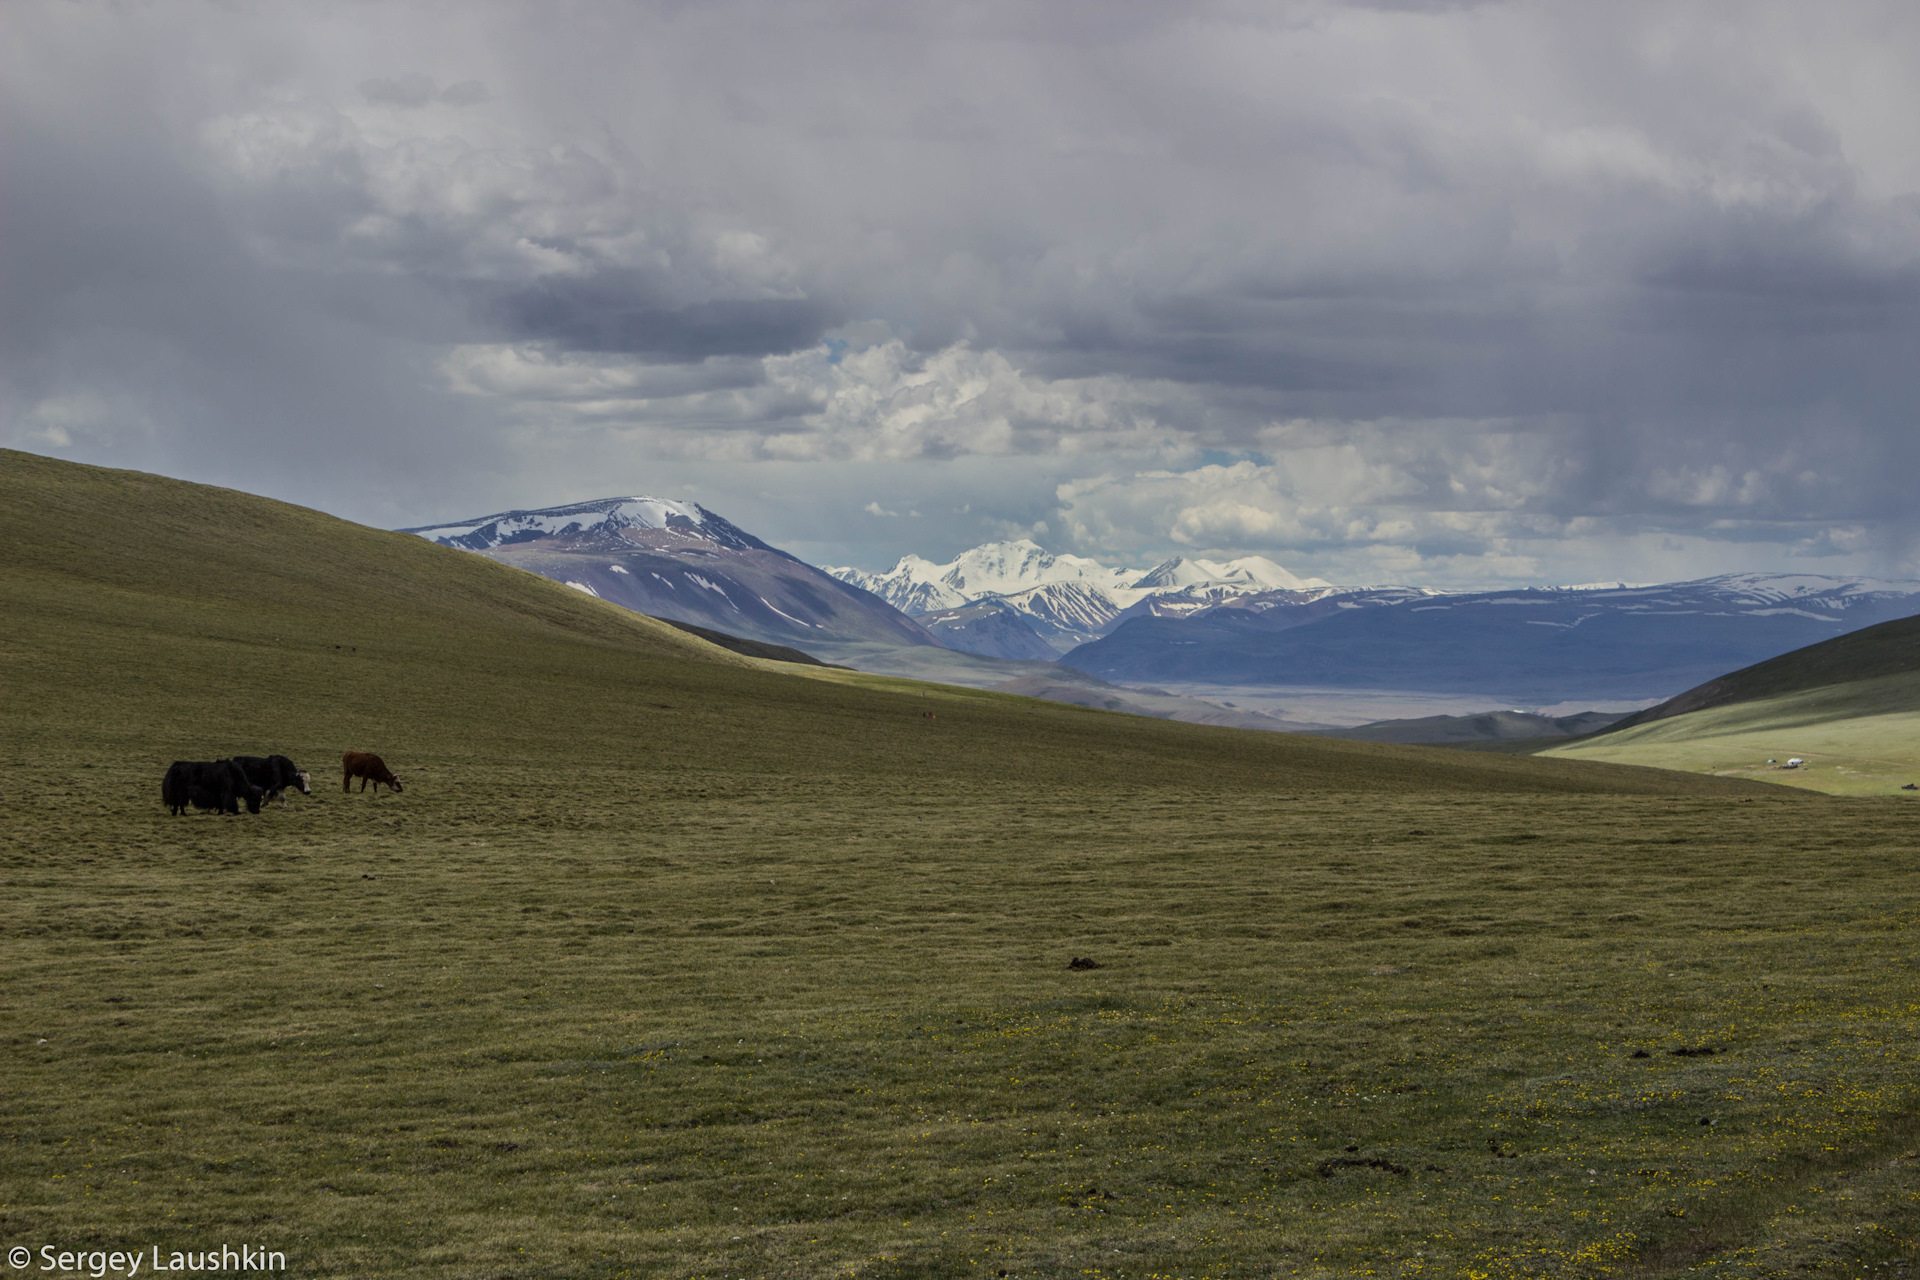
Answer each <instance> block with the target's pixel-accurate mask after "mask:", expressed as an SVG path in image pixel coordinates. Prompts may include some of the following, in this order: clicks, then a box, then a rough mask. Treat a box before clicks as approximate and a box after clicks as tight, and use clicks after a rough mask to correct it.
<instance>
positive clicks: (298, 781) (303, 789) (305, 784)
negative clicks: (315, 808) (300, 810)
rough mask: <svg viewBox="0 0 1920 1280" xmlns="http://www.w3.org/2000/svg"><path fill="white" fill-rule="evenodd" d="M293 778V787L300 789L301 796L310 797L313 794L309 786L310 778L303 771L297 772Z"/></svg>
mask: <svg viewBox="0 0 1920 1280" xmlns="http://www.w3.org/2000/svg"><path fill="white" fill-rule="evenodd" d="M293 777H294V783H295V785H296V786H298V787H299V788H300V794H301V795H303V796H310V795H312V794H313V787H312V785H311V783H312V778H311V776H310V775H309V774H308V773H307V771H306V770H305V769H301V770H299V771H298V772H296V773H295V774H294V775H293Z"/></svg>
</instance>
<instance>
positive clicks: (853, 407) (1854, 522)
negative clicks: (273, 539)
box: [0, 0, 1920, 587]
mask: <svg viewBox="0 0 1920 1280" xmlns="http://www.w3.org/2000/svg"><path fill="white" fill-rule="evenodd" d="M7 27H8V39H7V40H6V41H5V42H0V444H4V445H6V446H9V447H13V448H19V449H26V450H30V451H33V452H36V453H44V454H48V455H52V456H56V457H63V458H71V459H74V460H77V461H83V462H91V463H100V464H105V465H113V466H126V467H135V468H140V469H144V470H150V471H157V472H161V473H164V474H167V475H174V476H180V477H183V478H186V479H191V480H199V481H206V482H210V483H216V484H224V485H231V486H234V487H237V488H242V489H247V490H250V491H253V492H257V493H264V494H269V495H271V496H274V497H278V498H283V499H286V500H289V501H293V502H299V503H303V504H305V505H309V506H313V507H318V508H320V509H323V510H326V511H330V512H334V513H337V514H339V515H342V516H346V517H348V518H350V519H354V520H360V521H364V522H366V523H369V524H375V525H381V526H385V527H398V526H404V525H410V524H426V523H432V522H441V521H447V520H452V519H457V518H463V517H469V516H475V515H480V514H485V513H488V512H493V511H500V510H505V509H509V508H515V507H538V506H549V505H555V504H558V503H562V502H569V501H579V500H583V499H587V498H593V497H602V496H610V495H614V494H628V493H635V494H639V493H645V494H653V495H658V496H664V497H685V498H691V499H693V500H696V501H699V502H701V503H703V504H705V505H707V506H708V507H710V508H712V509H714V510H716V511H718V512H720V513H721V514H723V515H725V516H727V517H728V518H729V519H732V520H733V521H735V522H736V523H738V524H740V525H742V526H743V527H745V528H747V529H749V530H751V531H753V532H754V533H756V534H758V535H759V536H761V537H763V538H765V539H767V540H769V541H771V542H774V543H775V544H776V545H780V546H783V547H785V548H787V549H789V550H791V551H793V552H794V553H795V554H798V555H800V556H802V557H803V558H806V559H809V560H812V561H814V562H816V563H830V564H851V565H856V566H859V567H864V568H884V567H887V566H888V565H890V564H891V563H892V562H893V561H894V560H895V559H896V558H897V557H898V556H900V555H902V554H905V553H908V552H913V553H917V554H920V555H924V556H927V557H929V558H933V559H941V558H945V557H947V556H950V555H951V554H953V553H955V552H957V551H959V550H961V549H964V548H966V547H968V546H972V545H974V544H976V543H979V542H982V541H986V540H989V539H997V538H1012V537H1031V538H1033V539H1034V540H1035V541H1037V542H1039V543H1041V545H1043V546H1045V547H1047V548H1048V549H1050V550H1054V551H1060V552H1074V553H1077V554H1083V555H1091V556H1095V557H1097V558H1100V559H1103V560H1105V561H1106V562H1108V563H1138V564H1151V563H1153V562H1156V561H1158V560H1160V559H1162V558H1164V557H1166V556H1168V555H1176V554H1177V555H1188V556H1202V557H1214V558H1224V557H1230V556H1234V555H1241V554H1259V555H1265V556H1268V557H1270V558H1272V559H1274V560H1276V561H1278V562H1280V563H1281V564H1283V565H1286V566H1287V567H1288V568H1290V569H1292V570H1293V571H1294V572H1296V573H1299V574H1301V575H1303V576H1307V575H1312V576H1319V577H1322V578H1326V579H1329V580H1332V581H1336V582H1347V583H1387V582H1400V583H1411V584H1418V585H1431V586H1442V587H1472V586H1500V585H1508V584H1521V583H1554V582H1563V583H1566V582H1592V581H1603V580H1617V579H1625V580H1629V581H1659V580H1674V579H1680V578H1689V577H1697V576H1703V575H1706V574H1711V573H1720V572H1733V571H1784V572H1803V573H1833V574H1853V573H1869V574H1877V575H1881V576H1890V577H1920V504H1916V501H1915V499H1916V496H1917V495H1920V432H1916V430H1915V426H1916V414H1917V413H1920V394H1917V393H1920V145H1916V144H1920V77H1916V76H1914V75H1913V73H1912V68H1914V67H1915V66H1920V6H1915V5H1913V4H1912V3H1911V0H1887V2H1884V3H1883V2H1879V0H1829V3H1825V4H1820V5H1810V4H1806V3H1804V0H1781V2H1769V0H1743V2H1741V3H1724V2H1713V3H1703V2H1696V3H1689V2H1688V0H1658V2H1656V3H1641V2H1640V0H1609V2H1608V3H1606V4H1593V3H1590V2H1589V0H1569V2H1566V3H1553V2H1548V0H1514V2H1511V3H1507V2H1502V0H1486V2H1484V3H1471V2H1455V0H1425V2H1423V0H1371V2H1367V3H1362V2H1359V0H1346V2H1342V0H1271V2H1270V3H1259V4H1255V3H1243V2H1239V0H1231V2H1223V3H1218V4H1208V3H1194V4H1186V5H1182V4H1177V3H1169V2H1167V0H1152V2H1150V3H1136V2H1135V0H1087V2H1083V0H1056V2H1054V3H1048V4H1041V5H1036V4H1033V3H1031V2H1030V0H1018V2H1014V0H1009V2H1007V3H998V2H993V3H966V2H965V0H940V2H939V3H926V4H915V3H911V2H908V0H879V2H875V3H853V2H845V3H841V2H836V0H780V2H779V3H733V2H731V0H700V2H699V3H697V4H695V3H661V4H646V3H619V4H611V3H606V4H593V3H567V2H565V0H553V2H549V3H541V4H527V3H517V4H492V3H488V2H487V0H459V2H458V3H417V4H414V3H396V2H386V0H383V2H382V3H379V4H350V3H338V4H315V3H301V4H284V5H282V4H274V3H266V2H262V3H210V4H204V5H197V4H195V3H193V0H168V2H167V3H165V4H148V3H136V2H133V0H126V2H123V3H98V4H88V3H70V2H67V0H60V2H57V3H37V2H36V0H13V3H10V4H9V6H8V17H7Z"/></svg>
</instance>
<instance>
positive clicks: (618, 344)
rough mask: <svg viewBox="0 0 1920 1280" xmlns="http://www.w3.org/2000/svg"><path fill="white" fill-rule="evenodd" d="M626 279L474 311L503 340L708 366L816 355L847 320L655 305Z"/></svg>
mask: <svg viewBox="0 0 1920 1280" xmlns="http://www.w3.org/2000/svg"><path fill="white" fill-rule="evenodd" d="M651 293H652V290H651V289H650V288H649V287H648V285H647V283H646V282H644V281H642V280H640V279H638V278H637V273H634V272H629V271H619V270H615V271H604V272H598V273H595V274H594V275H592V276H590V277H587V278H585V279H572V278H560V279H546V280H541V281H538V282H537V283H534V284H531V285H527V286H524V287H521V288H515V289H512V290H509V291H507V292H505V293H504V294H501V295H500V296H496V297H491V298H488V299H486V300H485V301H480V302H477V303H476V310H477V311H478V312H479V313H480V314H482V315H485V316H487V317H489V318H490V319H492V320H494V321H495V322H496V323H497V324H498V325H499V328H500V330H501V332H503V333H504V334H505V335H507V336H509V337H512V338H516V339H529V340H534V341H544V342H554V343H558V344H559V345H561V346H563V347H565V348H567V349H568V350H573V351H598V352H625V353H630V354H634V355H648V356H665V357H671V358H675V359H680V360H703V359H706V358H707V357H709V356H736V355H758V356H766V355H780V354H784V353H786V352H790V351H797V350H799V349H801V348H802V347H811V346H813V345H815V344H816V343H818V342H819V341H820V340H821V338H822V336H823V335H824V334H825V333H826V331H827V330H828V329H830V328H832V327H833V326H834V325H836V324H840V323H844V322H845V321H846V320H847V319H848V317H847V316H846V315H844V314H843V313H838V312H836V311H835V310H834V309H833V308H831V307H829V306H828V305H827V304H826V303H824V302H820V301H817V300H815V299H812V298H716V299H712V300H710V301H705V302H696V303H692V304H689V305H684V306H661V305H659V304H657V303H655V302H653V301H652V298H651V296H650V295H651Z"/></svg>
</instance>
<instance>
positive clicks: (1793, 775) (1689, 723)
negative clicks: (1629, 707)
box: [1540, 672, 1920, 797]
mask: <svg viewBox="0 0 1920 1280" xmlns="http://www.w3.org/2000/svg"><path fill="white" fill-rule="evenodd" d="M1540 754H1541V755H1542V756H1546V757H1555V758H1560V759H1568V760H1604V761H1610V762H1613V763H1618V764H1638V765H1649V766H1653V767H1656V768H1661V769H1686V770H1690V771H1693V772H1699V773H1711V774H1717V775H1720V776H1723V777H1739V778H1755V779H1758V780H1761V781H1765V782H1779V783H1784V784H1786V785H1788V786H1794V787H1804V788H1807V789H1809V790H1814V791H1824V792H1827V793H1829V794H1833V795H1855V796H1864V795H1902V794H1904V795H1906V796H1908V797H1913V796H1915V795H1916V793H1915V792H1905V793H1902V792H1901V791H1900V788H1901V787H1902V786H1903V785H1904V784H1906V783H1909V782H1920V672H1911V673H1907V674H1903V675H1891V676H1882V677H1880V678H1879V679H1875V680H1856V681H1852V682H1850V683H1846V684H1830V685H1824V686H1820V687H1817V688H1812V689H1805V690H1802V691H1799V692H1796V693H1787V694H1781V695H1779V696H1777V697H1771V698H1755V699H1753V700H1751V701H1744V702H1734V703H1729V704H1726V705H1721V706H1714V707H1710V708H1708V709H1706V710H1703V711H1692V712H1688V713H1686V714H1684V715H1678V716H1674V717H1672V718H1670V719H1663V720H1655V721H1653V722H1652V723H1650V724H1641V725H1635V726H1633V727H1632V728H1630V729H1621V730H1617V731H1615V732H1611V733H1605V734H1601V735H1600V736H1598V737H1594V738H1588V739H1585V740H1582V741H1579V742H1574V743H1570V744H1568V745H1566V746H1562V747H1557V748H1553V749H1550V750H1547V751H1543V752H1541V753H1540ZM1795 757H1800V758H1802V759H1804V760H1805V762H1806V763H1805V765H1804V766H1803V767H1801V768H1797V769H1787V768H1784V767H1783V766H1784V765H1785V764H1786V762H1787V761H1788V760H1790V759H1793V758H1795ZM1769 760H1772V761H1774V763H1773V764H1768V763H1767V762H1768V761H1769Z"/></svg>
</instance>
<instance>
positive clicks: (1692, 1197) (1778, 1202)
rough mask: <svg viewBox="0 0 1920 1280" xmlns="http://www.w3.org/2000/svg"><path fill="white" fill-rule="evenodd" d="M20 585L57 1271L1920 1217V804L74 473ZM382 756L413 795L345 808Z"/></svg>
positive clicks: (1422, 1235) (16, 1070)
mask: <svg viewBox="0 0 1920 1280" xmlns="http://www.w3.org/2000/svg"><path fill="white" fill-rule="evenodd" d="M0 609H4V619H5V627H4V630H3V631H0V764H3V765H4V775H3V777H0V781H3V782H4V794H5V796H6V801H7V806H8V812H7V821H6V822H5V824H4V825H0V883H3V884H4V888H5V890H6V892H5V894H4V895H0V964H3V965H4V969H0V972H4V974H5V975H6V981H5V983H4V985H3V986H0V1054H4V1060H0V1072H3V1073H4V1075H3V1076H0V1078H4V1080H5V1082H6V1087H5V1088H4V1089H0V1244H5V1245H8V1246H11V1245H13V1244H15V1243H23V1244H26V1245H29V1246H35V1247H37V1246H38V1245H40V1244H42V1243H48V1244H54V1245H56V1246H59V1247H71V1248H75V1249H78V1248H91V1247H106V1248H112V1247H116V1246H119V1245H121V1244H125V1243H131V1244H133V1245H135V1246H136V1247H147V1246H150V1245H154V1244H157V1245H159V1246H161V1247H162V1248H163V1250H171V1249H175V1248H180V1249H200V1248H204V1247H206V1246H207V1245H209V1244H212V1245H218V1244H220V1243H222V1242H225V1243H229V1244H232V1245H234V1246H236V1247H237V1246H239V1245H240V1244H242V1243H248V1244H252V1245H256V1246H266V1247H268V1248H273V1249H279V1250H283V1251H285V1252H286V1254H287V1255H288V1259H289V1263H290V1272H291V1273H294V1274H301V1275H314V1276H367V1275H409V1276H445V1277H455V1276H587V1275H608V1276H613V1275H633V1276H645V1277H691V1276H754V1277H763V1276H791V1277H817V1276H837V1275H854V1276H862V1277H866V1276H902V1277H904V1276H968V1277H972V1276H992V1275H997V1274H999V1273H1002V1272H1004V1273H1006V1274H1008V1275H1017V1276H1042V1275H1044V1276H1061V1275H1074V1276H1080V1275H1097V1276H1129V1277H1133V1276H1140V1277H1144V1276H1236V1277H1237V1276H1248V1275H1276V1274H1277V1275H1294V1274H1298V1275H1303V1276H1348V1275H1355V1274H1361V1273H1365V1272H1369V1271H1371V1272H1374V1273H1377V1274H1401V1275H1415V1274H1418V1275H1434V1276H1517V1275H1540V1276H1565V1275H1589V1274H1603V1273H1604V1274H1620V1275H1629V1274H1631V1275H1664V1274H1669V1273H1670V1272H1672V1271H1674V1270H1676V1269H1678V1268H1681V1267H1684V1266H1687V1265H1692V1264H1695V1263H1699V1262H1703V1261H1705V1260H1708V1259H1712V1260H1714V1262H1715V1268H1716V1270H1718V1271H1720V1272H1721V1273H1722V1274H1726V1275H1747V1276H1755V1275H1781V1274H1796V1275H1797V1274H1802V1273H1804V1271H1806V1270H1811V1269H1815V1268H1820V1267H1828V1266H1831V1267H1833V1268H1836V1270H1835V1272H1834V1273H1835V1274H1849V1275H1851V1274H1864V1272H1862V1271H1854V1270H1846V1271H1842V1270H1838V1268H1841V1267H1843V1266H1845V1267H1859V1266H1865V1265H1867V1264H1877V1263H1879V1262H1881V1261H1885V1260H1888V1259H1891V1258H1893V1257H1896V1256H1908V1255H1909V1254H1910V1252H1911V1250H1912V1249H1913V1248H1914V1245H1913V1236H1914V1232H1915V1226H1914V1213H1915V1199H1914V1197H1915V1186H1914V1173H1913V1170H1914V1168H1915V1165H1916V1164H1917V1163H1920V1161H1916V1160H1913V1159H1909V1158H1907V1157H1908V1156H1909V1155H1910V1153H1912V1152H1914V1150H1915V1143H1916V1128H1915V1124H1914V1120H1913V1117H1914V1115H1915V1111H1914V1103H1915V1081H1916V1079H1920V1072H1916V1070H1915V1066H1916V1063H1915V1049H1914V1045H1915V1043H1916V1038H1915V1034H1914V1033H1915V1031H1916V1025H1915V1023H1916V1008H1917V1007H1920V992H1917V991H1916V984H1915V980H1914V972H1913V965H1912V950H1911V946H1910V937H1911V930H1912V926H1913V923H1914V915H1915V907H1914V900H1913V891H1912V883H1913V882H1912V849H1913V846H1914V842H1915V837H1916V836H1917V835H1920V810H1915V809H1913V808H1911V807H1909V806H1904V805H1900V804H1898V803H1894V802H1873V801H1839V800H1833V799H1829V798H1826V797H1820V796H1810V795H1804V794H1800V793H1795V792H1791V791H1786V790H1784V789H1781V788H1764V787H1756V786H1754V785H1752V784H1750V783H1745V782H1739V781H1727V780H1722V779H1715V778H1707V777H1701V776H1697V775H1696V776H1688V775H1684V774H1676V773H1663V772H1655V771H1648V770H1635V769H1624V768H1617V767H1613V766H1607V765H1588V764H1582V763H1577V762H1569V761H1558V760H1534V759H1525V758H1508V757H1498V756H1475V755H1471V754H1464V753H1448V752H1438V751H1423V750H1420V749H1417V748H1402V747H1388V746H1377V745H1373V744H1366V743H1350V742H1334V741H1325V740H1315V739H1294V738H1288V737H1286V736H1284V735H1276V734H1258V733H1241V732H1234V731H1231V730H1218V729H1208V728H1203V727H1198V726H1190V725H1181V724H1174V723H1169V722H1165V721H1156V720H1145V719H1138V718H1130V717H1121V716H1115V715H1110V714H1106V713H1101V712H1095V711H1085V710H1081V709H1078V708H1073V707H1066V706H1060V705H1057V704H1051V703H1043V702H1036V701H1031V700H1025V699H1015V698H1008V697H1004V696H999V695H993V694H987V693H980V692H974V691H969V690H958V689H941V688H935V687H929V686H921V685H915V684H912V683H911V682H906V681H886V680H881V679H879V678H876V677H868V676H860V675H856V674H853V673H847V672H833V671H825V672H822V671H818V670H817V669H816V674H817V675H819V676H820V677H821V678H817V679H803V678H799V677H797V676H795V675H791V674H787V673H786V671H785V670H782V669H778V668H774V667H770V666H767V665H766V664H759V665H755V664H754V663H753V662H751V661H750V660H747V659H742V658H737V657H734V656H733V655H730V654H726V653H724V652H722V651H719V650H717V649H714V648H712V647H710V646H707V645H705V644H703V643H701V642H699V641H697V640H693V639H690V638H687V637H683V636H681V635H680V634H679V633H677V632H672V631H671V629H669V628H664V627H658V626H655V625H653V624H650V623H647V622H646V621H645V620H641V619H636V618H633V617H631V616H630V615H624V614H620V613H618V612H617V611H613V610H611V609H609V608H608V607H606V606H603V605H601V604H599V603H597V602H595V601H592V600H590V599H587V598H586V597H584V596H580V595H578V593H573V592H569V591H567V590H566V589H565V588H563V587H560V586H557V585H555V584H552V583H548V582H544V581H542V580H540V579H538V578H534V577H532V576H530V575H524V574H519V573H516V572H514V571H512V570H509V569H506V568H504V567H503V566H500V565H497V564H493V563H491V562H489V561H486V560H484V559H482V558H480V557H469V556H462V555H461V554H459V553H456V552H451V551H447V550H445V549H442V548H437V547H432V546H429V545H427V544H425V543H423V542H420V541H419V540H417V539H409V538H405V537H399V536H396V535H390V534H384V533H380V532H377V531H373V530H366V529H361V528H357V527H355V526H351V525H346V524H343V523H341V522H339V521H335V520H331V519H328V518H327V517H324V516H320V515H317V514H315V513H312V512H304V511H298V510H296V509H293V508H288V507H285V506H283V505H280V504H277V503H272V502H267V501H265V500H262V499H257V498H252V497H248V496H246V495H241V494H234V493H227V492H223V491H219V490H210V489H205V488H201V487H198V486H191V485H184V484H179V483H176V482H172V481H167V480H162V479H159V478H156V477H151V476H138V475H133V474H130V473H124V472H108V471H100V470H95V469H90V468H82V467H74V466H69V465H66V464H60V463H54V462H50V461H47V460H44V459H38V458H32V457H28V456H25V455H19V454H12V453H5V454H0ZM929 712H931V713H932V715H931V716H929V715H928V713H929ZM348 747H360V748H366V749H370V750H374V751H378V752H380V753H381V754H382V755H384V756H385V757H386V759H387V760H388V762H389V763H390V764H391V765H392V766H393V767H394V768H395V769H396V771H398V772H399V773H400V775H401V776H402V778H403V779H405V781H406V783H407V790H406V792H405V794H403V795H400V796H390V797H384V798H381V799H379V800H377V801H376V800H374V799H373V798H372V797H370V796H362V795H359V794H354V795H343V794H342V793H341V792H340V791H339V790H338V789H337V787H334V786H332V785H331V784H330V779H329V776H328V770H329V768H330V767H331V766H332V765H333V764H334V762H335V761H337V759H338V753H339V752H340V751H341V750H343V749H345V748H348ZM240 751H251V752H270V751H280V752H284V753H286V754H288V755H290V756H292V757H293V758H294V759H295V760H296V761H297V762H298V763H300V764H301V765H303V766H305V767H307V768H310V769H312V770H313V771H314V772H315V775H316V779H315V780H316V784H317V788H318V789H317V792H316V794H315V795H314V796H313V797H311V798H304V797H298V796H296V797H294V799H293V801H292V806H291V807H290V808H289V809H287V810H285V811H281V810H277V809H269V810H268V811H267V812H265V813H262V814H260V815H258V816H257V817H240V818H228V817H222V816H218V815H194V816H190V817H185V818H178V819H175V818H170V817H169V816H168V815H167V814H166V812H165V811H164V809H163V808H162V806H161V805H160V802H159V795H158V786H159V779H160V776H161V773H162V771H163V770H164V768H165V765H166V763H167V762H168V761H170V760H172V759H174V758H176V757H213V756H217V755H225V754H229V753H234V752H240ZM1073 956H1087V957H1092V958H1093V959H1095V960H1096V961H1097V962H1098V963H1099V964H1100V966H1101V967H1099V968H1097V969H1093V970H1089V971H1084V972H1075V971H1070V970H1068V969H1067V967H1066V964H1067V960H1068V959H1069V958H1070V957H1073ZM1704 1047H1710V1048H1712V1049H1713V1050H1714V1053H1713V1054H1711V1055H1706V1054H1695V1055H1691V1056H1678V1055H1675V1054H1674V1053H1672V1052H1671V1051H1672V1050H1675V1049H1680V1048H1704ZM1636 1051H1644V1053H1645V1055H1646V1056H1644V1057H1636V1056H1634V1054H1635V1053H1636ZM1703 1121H1707V1122H1710V1123H1703Z"/></svg>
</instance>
